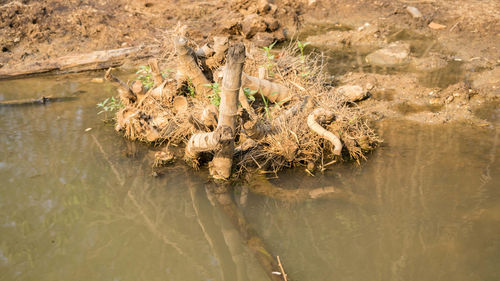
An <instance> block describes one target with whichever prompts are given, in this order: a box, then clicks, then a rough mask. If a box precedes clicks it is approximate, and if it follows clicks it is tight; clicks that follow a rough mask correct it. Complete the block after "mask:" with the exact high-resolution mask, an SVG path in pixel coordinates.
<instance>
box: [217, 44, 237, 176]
mask: <svg viewBox="0 0 500 281" xmlns="http://www.w3.org/2000/svg"><path fill="white" fill-rule="evenodd" d="M244 63H245V45H243V44H242V43H238V44H235V45H234V46H231V47H230V48H229V50H228V54H227V58H226V66H225V67H224V76H223V78H222V91H221V102H220V106H219V122H218V125H217V127H218V128H219V127H222V126H227V127H229V128H231V130H232V131H233V132H235V131H236V130H235V129H236V116H237V114H238V96H239V95H238V93H239V91H240V87H241V73H242V71H243V64H244ZM233 153H234V139H233V140H232V141H231V142H230V143H229V144H227V145H225V146H223V147H222V149H220V150H219V151H217V152H216V154H215V157H214V159H213V160H212V163H211V167H210V174H211V175H212V176H213V177H214V178H219V179H227V178H229V177H230V176H231V167H232V164H233Z"/></svg>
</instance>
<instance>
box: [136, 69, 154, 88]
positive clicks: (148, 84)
mask: <svg viewBox="0 0 500 281" xmlns="http://www.w3.org/2000/svg"><path fill="white" fill-rule="evenodd" d="M135 74H139V75H138V76H137V80H139V81H141V83H142V85H143V86H144V88H146V91H147V90H149V89H151V88H152V87H153V86H154V84H155V81H154V80H153V74H152V73H151V68H150V67H149V66H148V65H141V66H139V70H137V72H136V73H135Z"/></svg>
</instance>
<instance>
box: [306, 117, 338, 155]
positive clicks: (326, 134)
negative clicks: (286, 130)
mask: <svg viewBox="0 0 500 281" xmlns="http://www.w3.org/2000/svg"><path fill="white" fill-rule="evenodd" d="M318 118H324V119H325V121H331V120H333V118H334V115H333V113H332V112H331V111H328V110H326V109H324V108H316V109H315V110H314V111H313V112H312V113H311V114H309V116H307V125H308V126H309V128H310V129H311V130H312V131H313V132H315V133H316V134H318V135H319V136H320V137H322V138H325V139H327V140H329V141H330V142H331V143H332V144H333V146H334V149H333V154H334V155H340V154H341V152H342V142H340V139H339V138H338V137H337V136H336V135H335V134H333V133H332V132H330V131H328V130H326V129H325V128H323V127H322V126H321V125H320V124H319V123H318V122H317V119H318Z"/></svg>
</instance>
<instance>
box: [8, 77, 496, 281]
mask: <svg viewBox="0 0 500 281" xmlns="http://www.w3.org/2000/svg"><path fill="white" fill-rule="evenodd" d="M101 75H102V74H101V73H97V74H95V75H94V74H93V75H90V76H91V77H89V75H76V76H66V77H60V78H57V79H56V78H54V77H50V78H31V79H23V80H13V81H1V82H0V100H4V99H14V98H15V99H19V98H38V97H41V96H43V95H45V96H47V95H57V96H77V97H78V98H77V99H76V100H72V101H67V102H58V103H50V104H48V105H44V106H25V107H0V131H1V135H0V182H1V185H0V213H1V215H0V280H193V281H194V280H268V278H267V276H266V274H265V273H264V272H263V270H262V269H261V268H260V267H259V265H258V263H257V262H256V261H255V259H254V258H253V256H252V255H251V254H250V253H249V250H248V249H247V248H246V246H245V245H244V244H243V243H242V242H241V238H239V237H238V232H237V231H236V230H235V229H234V228H233V227H232V226H231V225H230V224H229V223H228V221H227V218H226V217H225V214H224V213H223V212H221V211H220V210H219V209H218V208H217V207H214V206H213V205H212V204H211V201H210V200H209V199H208V198H207V195H206V192H205V187H206V182H207V179H208V175H207V173H206V171H205V170H203V169H202V170H201V171H198V172H194V171H192V170H191V169H188V168H187V167H185V166H184V165H182V164H179V165H174V166H172V167H170V168H169V169H168V170H167V173H166V174H165V175H163V176H162V177H152V176H151V174H152V169H151V163H152V160H153V153H154V151H152V150H151V148H148V147H147V146H146V145H143V144H140V143H131V142H127V141H125V140H124V139H123V138H121V137H120V136H119V135H118V134H116V133H115V132H114V130H113V127H112V126H109V125H106V124H105V123H103V122H102V118H103V116H101V115H97V112H98V111H99V109H97V108H96V106H95V105H96V103H98V102H100V101H102V100H103V99H104V98H106V97H109V96H111V95H114V94H115V92H114V89H113V87H111V86H110V85H108V84H106V83H93V82H91V81H90V78H92V77H93V76H95V77H100V76H101ZM377 127H378V128H377V130H378V132H379V133H380V134H381V135H382V137H383V138H384V139H385V143H384V144H383V145H382V147H380V148H379V149H378V150H376V151H375V152H374V153H373V154H372V155H369V158H368V161H366V162H363V163H361V165H360V166H358V165H356V164H344V165H337V166H333V167H332V169H331V170H329V171H326V172H325V174H324V175H321V174H318V175H317V176H316V177H314V178H313V177H308V176H307V175H306V173H305V172H303V171H302V170H294V171H287V172H285V173H284V174H283V175H281V177H280V179H278V180H272V182H273V183H274V184H276V185H279V186H281V187H285V188H313V187H321V186H325V185H335V186H336V187H337V188H340V189H344V190H347V191H350V192H353V193H355V194H357V195H359V196H362V197H364V198H366V199H367V200H366V202H365V203H359V204H354V203H349V202H345V201H339V200H317V201H307V202H302V203H298V204H290V203H286V202H279V201H276V200H273V199H269V198H265V197H261V196H256V195H252V194H250V195H249V197H248V201H247V204H246V205H241V204H239V205H238V206H239V207H240V208H241V211H242V212H243V213H244V214H245V217H246V219H247V220H248V221H249V222H250V223H251V225H252V226H253V227H254V228H255V230H256V232H257V233H258V234H259V235H260V236H261V237H262V238H263V240H264V241H265V242H266V244H267V245H268V247H269V248H270V250H272V252H273V254H275V255H280V257H281V259H282V261H283V264H284V266H285V270H286V271H287V273H288V275H289V276H290V277H292V278H293V280H355V281H358V280H360V281H361V280H381V281H382V280H419V281H422V280H429V281H430V280H432V281H434V280H464V281H465V280H466V281H473V280H499V278H500V269H498V264H500V236H499V235H498V234H499V233H500V189H499V188H498V183H499V182H500V165H499V164H500V163H499V152H498V146H499V145H498V142H499V139H498V138H499V136H498V128H499V127H498V126H496V127H495V126H492V127H483V128H475V127H468V126H459V125H447V126H423V125H416V124H412V123H408V122H404V121H397V120H393V121H384V122H382V123H379V124H378V125H377ZM89 128H90V130H89ZM153 150H154V149H153ZM240 196H241V193H240V192H235V194H234V197H235V199H236V200H239V199H240Z"/></svg>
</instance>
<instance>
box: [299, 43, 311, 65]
mask: <svg viewBox="0 0 500 281" xmlns="http://www.w3.org/2000/svg"><path fill="white" fill-rule="evenodd" d="M309 44H311V42H300V41H297V47H298V48H299V51H300V61H301V62H302V63H304V62H305V61H306V56H305V55H304V48H305V47H306V46H307V45H309Z"/></svg>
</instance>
